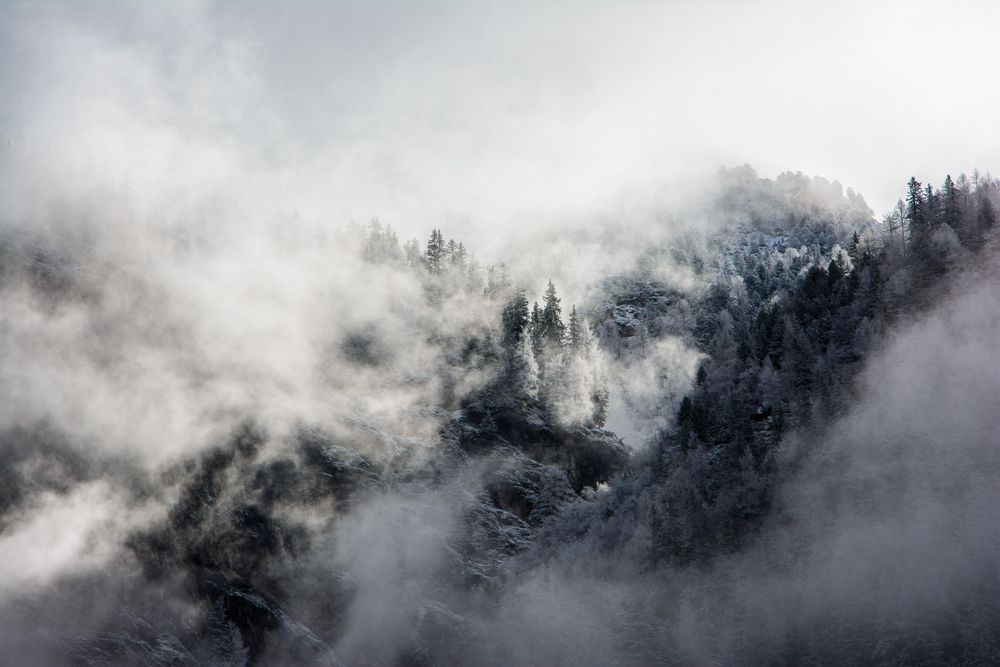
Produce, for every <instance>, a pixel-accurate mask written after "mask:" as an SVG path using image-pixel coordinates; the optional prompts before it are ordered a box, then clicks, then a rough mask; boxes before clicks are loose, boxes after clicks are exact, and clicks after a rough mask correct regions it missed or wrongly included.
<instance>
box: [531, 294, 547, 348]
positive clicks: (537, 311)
mask: <svg viewBox="0 0 1000 667" xmlns="http://www.w3.org/2000/svg"><path fill="white" fill-rule="evenodd" d="M544 340H545V320H544V318H543V316H542V309H541V308H539V307H538V302H537V301H536V302H535V304H534V305H533V306H532V307H531V349H532V350H533V351H534V353H535V358H537V359H540V358H541V356H542V346H543V344H544Z"/></svg>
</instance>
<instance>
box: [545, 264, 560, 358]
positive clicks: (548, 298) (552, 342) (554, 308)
mask: <svg viewBox="0 0 1000 667" xmlns="http://www.w3.org/2000/svg"><path fill="white" fill-rule="evenodd" d="M542 301H544V302H545V307H544V308H543V309H542V340H543V343H544V344H545V345H546V346H547V347H552V348H556V347H561V346H562V343H563V335H564V332H565V325H564V324H563V321H562V307H561V306H560V305H559V303H560V299H559V297H558V296H556V286H555V285H553V284H552V281H551V280H549V284H548V286H547V287H546V288H545V295H544V296H543V297H542Z"/></svg>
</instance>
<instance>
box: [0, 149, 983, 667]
mask: <svg viewBox="0 0 1000 667" xmlns="http://www.w3.org/2000/svg"><path fill="white" fill-rule="evenodd" d="M901 194H902V195H903V196H902V197H901V198H900V200H899V202H898V204H897V206H896V207H895V208H894V209H893V210H892V211H890V212H887V213H886V214H884V215H881V216H878V217H875V216H873V214H872V211H871V210H870V209H869V207H868V205H867V203H866V202H865V201H864V199H863V198H862V197H861V196H860V195H858V194H856V193H855V192H854V191H853V190H850V189H848V190H847V191H846V193H845V192H844V190H843V187H842V186H841V185H840V183H838V182H830V181H827V180H826V179H823V178H818V177H807V176H804V175H802V174H801V173H791V172H789V173H784V174H781V175H780V176H778V177H777V178H776V179H768V178H761V177H759V176H758V175H757V174H756V172H754V170H753V169H751V168H750V167H749V166H744V167H738V168H733V169H724V170H720V171H719V173H718V174H717V175H716V176H715V178H714V179H713V180H712V181H711V182H710V183H709V184H706V186H705V188H704V192H703V193H701V194H700V195H699V197H698V198H697V199H696V201H697V204H696V205H692V206H689V207H688V208H685V209H680V210H678V211H676V212H674V213H673V214H672V215H673V216H675V217H674V218H672V219H671V220H672V222H671V223H670V224H669V225H667V224H664V225H663V227H662V228H658V230H657V231H656V233H655V234H654V233H652V232H651V231H650V224H651V223H650V222H649V221H647V220H642V221H639V223H637V224H639V226H640V227H641V228H642V229H644V230H646V234H647V235H646V236H644V237H642V238H643V239H645V240H643V242H642V245H641V247H640V248H638V249H636V248H629V249H628V253H630V260H629V261H627V262H626V261H618V260H619V259H620V256H619V255H615V258H616V259H615V261H614V262H612V263H610V264H601V263H600V262H596V261H595V262H592V266H594V267H597V268H594V269H592V270H591V271H590V272H588V273H586V275H584V276H583V278H582V279H581V278H580V276H569V280H568V284H569V288H567V291H564V292H561V291H560V290H561V289H562V288H561V286H560V284H559V281H558V280H557V276H558V275H565V274H562V273H560V272H559V271H558V270H551V269H550V267H554V266H555V265H554V264H553V255H552V254H551V253H550V252H549V251H548V250H546V249H545V247H544V246H539V250H538V255H537V256H530V255H529V256H520V257H510V258H506V257H498V258H497V259H496V261H495V262H493V263H489V264H486V263H481V262H480V260H478V259H477V258H476V256H475V254H474V251H475V249H474V248H471V247H466V245H465V244H464V242H462V241H456V240H452V239H451V238H449V239H448V240H447V241H446V240H445V234H444V233H443V230H442V229H437V228H435V229H433V230H432V231H431V232H430V233H429V240H428V241H426V242H422V241H418V240H411V241H407V242H401V241H400V239H399V238H398V236H397V233H396V232H395V231H394V230H393V228H392V227H391V226H390V225H387V224H383V223H382V222H379V221H378V220H372V221H371V222H370V223H367V224H365V225H357V224H352V225H349V226H347V227H344V228H341V229H339V230H338V231H336V232H335V233H334V234H332V235H330V234H328V233H326V232H325V231H323V230H317V229H313V228H309V227H308V226H303V225H300V224H291V225H290V224H287V223H285V222H283V223H282V225H280V226H278V227H276V228H266V230H265V231H264V232H262V236H261V238H263V239H264V240H265V241H266V242H265V243H263V244H260V245H259V244H257V243H256V240H257V239H252V241H254V242H251V241H246V240H245V238H244V243H243V245H237V246H236V247H235V248H234V237H232V236H229V235H227V234H226V233H220V232H218V231H216V230H211V229H206V228H204V227H199V226H190V225H168V226H164V227H154V228H151V229H148V230H146V231H145V232H144V233H143V234H138V233H135V232H132V233H133V234H134V235H133V236H128V235H127V233H126V234H125V236H123V235H122V234H118V235H116V237H115V238H114V242H113V243H107V242H106V239H104V238H103V237H102V232H101V231H100V230H101V229H105V228H106V224H107V223H106V222H103V221H102V223H101V225H102V227H87V225H85V224H82V225H79V226H77V227H74V228H73V229H74V230H76V231H73V232H72V233H71V232H70V231H69V230H68V229H67V228H65V227H60V226H59V223H58V222H53V223H52V226H50V227H39V226H32V227H19V226H17V225H12V224H8V225H7V227H6V228H5V231H4V233H3V238H2V240H0V267H2V271H0V302H2V308H3V312H4V313H5V314H4V325H3V333H2V335H3V350H4V351H3V360H4V361H3V370H2V371H0V386H2V387H3V391H4V397H5V402H6V405H7V407H6V408H5V410H6V414H7V415H11V416H8V417H6V419H5V422H4V423H5V424H9V425H8V426H6V427H5V430H4V431H3V434H2V438H3V447H4V451H5V456H4V457H3V459H2V462H0V482H2V483H0V553H2V554H4V559H3V560H4V562H5V563H6V564H5V565H4V566H3V568H5V569H4V577H3V578H4V581H5V583H4V584H3V589H2V592H3V595H2V597H0V619H2V621H3V627H4V630H3V631H2V635H0V637H2V643H3V645H4V646H5V647H6V648H5V655H6V656H8V657H10V656H14V658H13V659H14V661H15V662H16V663H17V664H73V665H98V664H142V665H221V664H225V665H244V664H317V665H335V664H399V665H431V664H434V665H448V664H455V665H464V664H477V665H492V664H496V665H506V664H545V665H559V664H566V665H570V664H618V665H648V664H830V663H862V664H884V665H888V664H900V665H902V664H906V665H920V664H927V665H931V664H934V665H937V664H984V665H985V664H995V663H996V662H997V660H1000V604H998V601H1000V571H998V570H997V568H996V565H995V554H996V547H997V540H998V539H1000V533H998V532H997V528H996V526H995V525H994V523H995V522H994V521H993V518H994V517H993V516H992V514H993V510H992V508H994V507H995V506H996V504H995V503H996V501H997V500H998V498H997V493H998V489H1000V484H998V481H1000V480H998V479H997V470H998V468H997V465H996V464H997V459H996V456H997V453H996V449H995V444H996V443H995V408H996V405H995V400H996V396H997V395H998V393H997V390H998V389H1000V387H998V386H997V378H996V376H995V375H996V374H995V373H992V372H991V369H990V366H991V363H992V362H991V360H992V359H995V358H996V356H995V355H996V352H997V349H996V346H997V344H998V342H1000V337H998V336H996V335H995V334H996V333H997V327H998V324H997V323H998V322H1000V299H998V297H997V295H996V294H994V292H995V290H994V289H993V285H995V282H994V281H995V280H996V278H997V276H998V273H997V270H998V268H1000V265H998V261H1000V260H998V258H997V253H996V248H997V234H998V231H997V211H998V208H997V207H998V206H1000V181H998V180H997V179H995V178H993V177H991V176H990V175H988V174H987V175H984V174H980V173H978V172H973V174H972V176H971V177H967V176H965V175H961V176H959V177H957V178H955V179H953V178H952V177H951V176H947V177H946V178H945V179H944V181H943V182H942V184H941V186H940V187H934V186H932V185H930V184H928V185H926V186H925V185H923V184H922V183H921V182H919V181H917V180H916V179H915V178H911V179H909V181H908V182H905V183H904V187H902V188H901ZM102 196H103V195H102ZM123 206H124V208H125V210H126V213H125V214H124V216H125V217H126V218H127V217H128V216H129V215H131V212H130V211H129V209H128V206H127V205H123ZM686 216H688V217H697V218H698V219H699V220H708V222H707V223H703V224H699V225H694V226H692V225H684V224H681V221H682V219H683V218H685V217H686ZM39 230H41V231H39ZM678 230H679V231H678ZM614 243H615V241H614V240H611V241H609V240H608V239H606V238H600V239H598V240H597V241H596V242H594V243H589V242H587V241H586V239H585V240H584V241H581V245H580V246H579V247H578V248H576V249H575V251H576V252H579V253H583V254H586V253H590V252H597V253H600V254H604V253H614V252H615V249H614ZM595 249H596V250H595ZM588 257H589V255H588ZM588 261H591V260H589V259H588ZM608 266H611V267H612V268H613V269H615V270H611V271H607V270H605V269H606V267H608ZM509 267H518V268H509ZM525 267H527V269H526V268H525ZM550 270H551V274H550V275H549V277H546V278H542V279H541V280H538V276H539V275H541V276H545V275H546V274H549V272H550ZM536 281H537V282H536ZM561 294H562V295H561ZM566 294H572V300H567V297H566V296H565V295H566ZM259 313H263V315H258V314H259ZM616 429H618V430H616ZM626 430H627V433H626ZM619 431H621V432H619ZM137 442H139V443H141V444H142V448H141V449H137V448H136V443H137ZM51 526H59V527H60V528H59V530H60V531H61V532H60V534H59V535H58V536H56V537H54V538H52V539H47V538H45V537H44V536H45V535H46V534H47V531H48V530H51V528H49V527H51Z"/></svg>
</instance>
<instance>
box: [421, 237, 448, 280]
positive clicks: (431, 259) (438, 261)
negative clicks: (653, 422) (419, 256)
mask: <svg viewBox="0 0 1000 667" xmlns="http://www.w3.org/2000/svg"><path fill="white" fill-rule="evenodd" d="M444 254H445V245H444V237H443V236H442V235H441V230H440V229H435V230H432V231H431V238H430V240H429V241H428V242H427V252H426V253H425V255H424V259H425V261H426V262H427V271H428V272H429V273H431V274H435V275H436V274H439V273H441V265H442V261H443V259H444Z"/></svg>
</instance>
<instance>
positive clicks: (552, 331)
mask: <svg viewBox="0 0 1000 667" xmlns="http://www.w3.org/2000/svg"><path fill="white" fill-rule="evenodd" d="M353 231H354V234H355V236H356V237H360V239H361V242H360V243H359V244H358V245H359V246H360V248H361V253H362V256H363V257H364V259H365V260H366V261H368V262H372V263H376V264H396V265H399V266H405V267H407V268H409V269H411V270H413V271H414V272H415V273H416V274H417V275H418V276H420V277H421V279H422V280H423V281H424V287H425V291H426V294H427V296H428V299H429V301H431V302H432V303H433V302H438V301H441V300H443V299H445V298H450V297H453V296H462V297H464V298H481V299H485V300H489V301H491V302H496V303H497V304H498V306H499V325H498V327H496V328H495V329H494V330H493V331H490V332H489V333H488V335H486V336H484V337H483V336H480V337H477V338H475V339H474V340H473V339H470V341H469V346H473V347H475V348H476V350H477V352H478V357H479V358H480V359H486V360H488V361H494V362H496V363H495V366H496V367H495V368H494V371H495V372H496V374H497V378H496V384H497V385H498V386H501V387H503V390H504V391H507V392H509V393H510V394H511V395H512V396H514V397H516V398H517V399H518V400H522V401H537V402H538V403H539V405H541V406H542V407H543V408H544V409H545V410H546V411H547V412H548V413H549V414H550V416H551V417H553V418H554V419H556V420H558V421H560V422H563V423H566V422H571V423H582V424H586V425H592V426H603V425H604V423H605V420H606V418H607V409H608V400H609V395H608V390H607V383H606V380H605V379H604V377H603V374H602V372H601V369H600V368H599V365H598V363H597V359H596V358H595V356H594V355H592V354H591V345H592V334H591V330H590V327H589V325H588V324H587V322H586V321H585V318H584V317H583V316H582V315H580V314H579V313H578V312H577V309H576V306H575V305H574V306H572V307H571V308H570V312H569V317H568V320H566V321H564V318H563V311H562V299H561V298H560V297H559V296H558V294H557V292H556V287H555V285H554V284H553V282H552V281H551V280H549V281H548V284H547V286H546V289H545V292H544V294H543V296H542V304H541V305H540V304H539V303H538V302H535V303H534V304H533V305H529V301H528V296H527V290H526V289H525V288H524V287H520V286H517V287H515V285H514V282H513V280H512V279H511V276H510V272H509V271H508V269H507V266H506V265H505V264H504V263H499V264H496V265H490V266H488V267H486V268H485V269H484V268H483V267H482V266H481V264H480V263H479V261H478V260H477V259H476V257H475V255H474V254H472V253H470V252H469V251H468V250H467V249H466V247H465V244H464V243H463V242H461V241H455V240H454V239H448V240H447V241H445V237H444V234H443V233H442V232H441V230H440V229H434V230H432V231H431V235H430V238H429V239H428V241H427V243H426V244H425V245H424V246H423V247H421V245H420V243H419V242H418V241H417V240H416V239H413V240H410V241H407V242H406V243H402V244H401V243H400V241H399V237H398V236H397V234H396V232H395V231H394V230H393V229H392V227H391V226H390V225H383V224H382V223H381V222H379V221H378V220H372V221H371V222H369V223H368V225H366V226H365V227H364V228H359V227H354V228H353ZM501 304H502V305H501Z"/></svg>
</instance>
